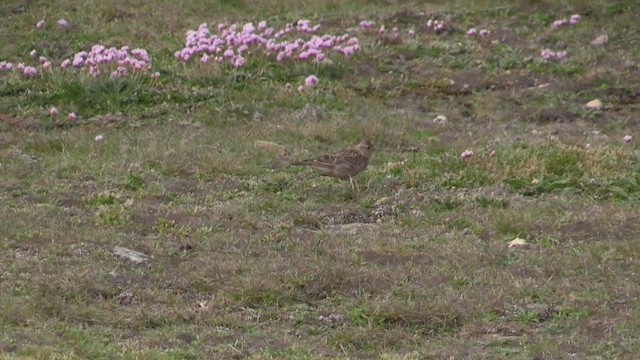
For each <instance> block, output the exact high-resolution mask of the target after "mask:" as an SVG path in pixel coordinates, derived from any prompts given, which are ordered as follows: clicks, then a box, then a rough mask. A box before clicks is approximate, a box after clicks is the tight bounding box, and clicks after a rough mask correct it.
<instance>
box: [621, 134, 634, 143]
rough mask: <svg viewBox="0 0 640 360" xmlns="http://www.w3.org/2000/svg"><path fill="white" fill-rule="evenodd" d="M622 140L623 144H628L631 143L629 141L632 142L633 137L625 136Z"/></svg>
mask: <svg viewBox="0 0 640 360" xmlns="http://www.w3.org/2000/svg"><path fill="white" fill-rule="evenodd" d="M622 140H624V142H625V144H628V143H630V142H631V140H633V136H631V135H625V136H624V137H623V138H622Z"/></svg>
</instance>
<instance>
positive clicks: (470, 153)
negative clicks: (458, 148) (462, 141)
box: [460, 149, 473, 159]
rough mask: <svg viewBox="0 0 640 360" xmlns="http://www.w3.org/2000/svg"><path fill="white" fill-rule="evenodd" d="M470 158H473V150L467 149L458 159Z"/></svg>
mask: <svg viewBox="0 0 640 360" xmlns="http://www.w3.org/2000/svg"><path fill="white" fill-rule="evenodd" d="M472 156H473V150H471V149H467V150H465V151H463V152H462V154H460V157H461V158H462V159H468V158H470V157H472Z"/></svg>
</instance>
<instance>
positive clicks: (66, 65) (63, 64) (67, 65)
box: [60, 59, 71, 69]
mask: <svg viewBox="0 0 640 360" xmlns="http://www.w3.org/2000/svg"><path fill="white" fill-rule="evenodd" d="M60 66H61V67H62V68H63V69H66V68H68V67H69V66H71V60H69V59H64V61H62V64H60Z"/></svg>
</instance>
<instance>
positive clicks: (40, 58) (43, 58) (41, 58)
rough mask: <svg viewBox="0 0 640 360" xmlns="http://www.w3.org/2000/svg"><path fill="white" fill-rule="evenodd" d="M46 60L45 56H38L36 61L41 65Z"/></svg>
mask: <svg viewBox="0 0 640 360" xmlns="http://www.w3.org/2000/svg"><path fill="white" fill-rule="evenodd" d="M46 62H47V58H46V57H44V56H40V57H39V58H38V63H39V64H41V65H42V64H44V63H46Z"/></svg>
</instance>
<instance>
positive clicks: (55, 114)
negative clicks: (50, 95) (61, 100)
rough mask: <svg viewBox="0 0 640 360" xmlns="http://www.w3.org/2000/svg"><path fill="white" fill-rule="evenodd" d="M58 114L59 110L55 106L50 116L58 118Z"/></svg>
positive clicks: (50, 111)
mask: <svg viewBox="0 0 640 360" xmlns="http://www.w3.org/2000/svg"><path fill="white" fill-rule="evenodd" d="M58 113H59V112H58V108H57V107H55V106H54V107H52V108H51V109H50V110H49V116H57V115H58Z"/></svg>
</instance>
